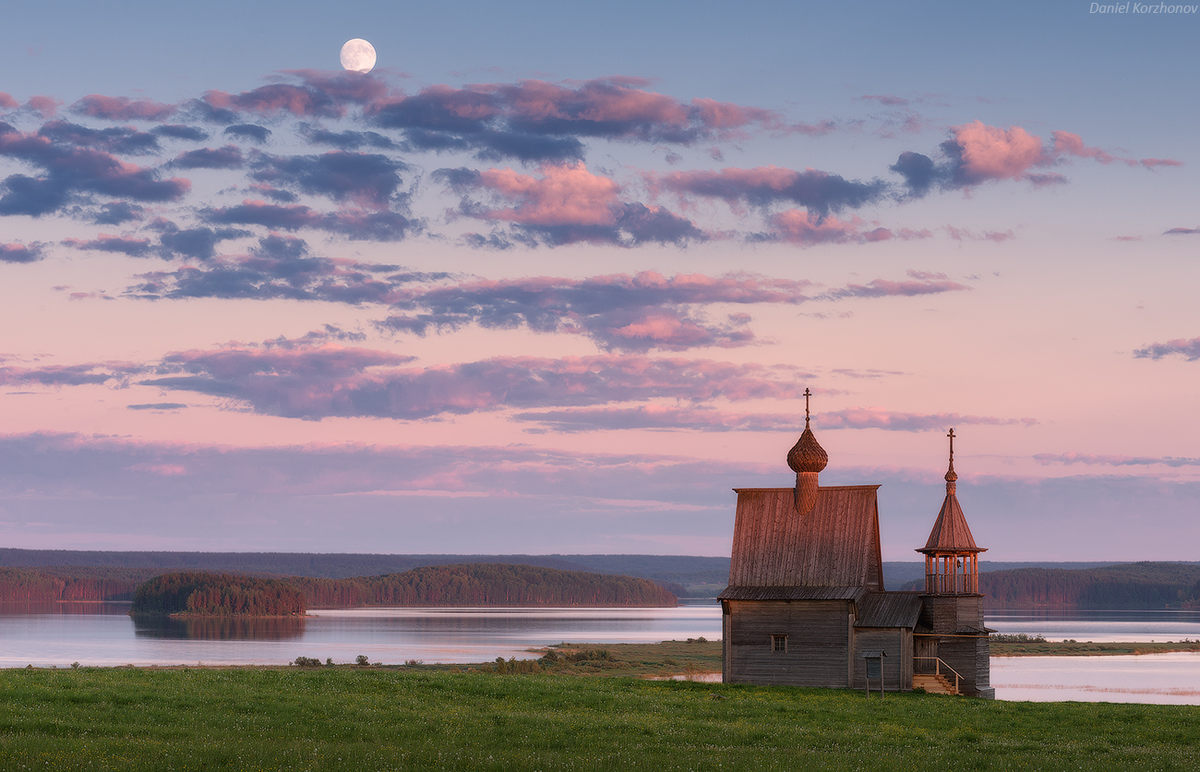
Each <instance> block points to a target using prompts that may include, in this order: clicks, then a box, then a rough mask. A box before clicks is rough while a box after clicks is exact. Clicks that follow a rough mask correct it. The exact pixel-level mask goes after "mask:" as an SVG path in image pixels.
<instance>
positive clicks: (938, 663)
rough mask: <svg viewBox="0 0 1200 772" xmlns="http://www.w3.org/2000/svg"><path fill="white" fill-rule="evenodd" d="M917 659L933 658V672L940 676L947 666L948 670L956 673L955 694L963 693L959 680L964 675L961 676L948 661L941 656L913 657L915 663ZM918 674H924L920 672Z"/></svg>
mask: <svg viewBox="0 0 1200 772" xmlns="http://www.w3.org/2000/svg"><path fill="white" fill-rule="evenodd" d="M917 660H933V674H934V675H937V676H940V675H941V674H942V668H946V669H947V670H949V671H950V672H951V673H953V674H954V693H955V694H960V693H961V692H960V690H959V688H958V682H959V679H960V678H961V677H962V676H960V675H959V674H958V671H957V670H955V669H954V668H952V667H950V666H949V665H947V664H946V662H945V661H944V660H943V659H942V658H941V657H913V662H914V663H915V662H916V661H917ZM917 675H922V674H921V673H918V674H917ZM924 675H928V673H926V674H924Z"/></svg>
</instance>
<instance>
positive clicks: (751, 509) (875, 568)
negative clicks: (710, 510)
mask: <svg viewBox="0 0 1200 772" xmlns="http://www.w3.org/2000/svg"><path fill="white" fill-rule="evenodd" d="M878 489H879V486H878V485H844V486H831V487H823V488H819V489H818V490H817V500H816V504H815V505H814V506H813V508H812V510H811V511H809V512H808V513H806V514H804V515H799V514H797V513H796V510H795V508H794V505H793V496H794V494H793V489H791V488H735V490H736V491H737V494H738V501H737V516H736V520H735V522H734V527H733V555H732V560H731V562H730V566H729V585H730V588H731V589H732V588H733V587H740V588H744V587H780V588H782V587H843V588H845V587H859V588H866V589H871V590H882V589H883V562H882V559H881V556H880V547H879V507H878V504H877V502H876V491H877V490H878Z"/></svg>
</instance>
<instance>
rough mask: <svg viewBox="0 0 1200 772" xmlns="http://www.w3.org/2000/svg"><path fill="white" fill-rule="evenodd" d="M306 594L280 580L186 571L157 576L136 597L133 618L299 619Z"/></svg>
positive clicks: (145, 584) (143, 586) (132, 609)
mask: <svg viewBox="0 0 1200 772" xmlns="http://www.w3.org/2000/svg"><path fill="white" fill-rule="evenodd" d="M304 612H305V598H304V593H303V592H301V591H300V590H299V589H297V588H296V587H295V586H294V585H292V584H290V583H288V582H285V581H282V580H279V579H266V578H263V577H258V576H246V575H245V574H210V573H203V572H199V571H185V572H180V573H174V574H163V575H162V576H156V577H154V578H153V579H150V580H149V581H147V582H144V583H143V584H141V585H140V586H139V587H138V588H137V590H136V591H135V592H134V594H133V606H132V607H131V608H130V610H129V613H131V614H168V615H171V616H222V617H225V616H252V617H285V616H299V615H301V614H303V613H304Z"/></svg>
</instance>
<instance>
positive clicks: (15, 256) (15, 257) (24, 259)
mask: <svg viewBox="0 0 1200 772" xmlns="http://www.w3.org/2000/svg"><path fill="white" fill-rule="evenodd" d="M41 259H42V245H41V244H40V243H38V242H36V241H35V242H33V243H31V244H19V243H13V244H4V243H0V263H36V262H37V261H38V260H41Z"/></svg>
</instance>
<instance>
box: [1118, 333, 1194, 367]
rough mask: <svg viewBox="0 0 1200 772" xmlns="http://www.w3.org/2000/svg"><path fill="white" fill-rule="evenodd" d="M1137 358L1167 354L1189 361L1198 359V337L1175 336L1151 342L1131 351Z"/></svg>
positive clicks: (1150, 357) (1159, 357)
mask: <svg viewBox="0 0 1200 772" xmlns="http://www.w3.org/2000/svg"><path fill="white" fill-rule="evenodd" d="M1133 355H1134V357H1136V358H1137V359H1162V358H1163V357H1169V356H1181V357H1183V358H1184V359H1186V360H1187V361H1189V362H1195V361H1196V360H1198V359H1200V338H1192V339H1190V340H1188V339H1186V338H1176V339H1175V340H1169V341H1167V342H1166V343H1151V344H1150V345H1148V346H1144V347H1142V348H1139V349H1137V350H1135V351H1134V352H1133Z"/></svg>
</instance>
